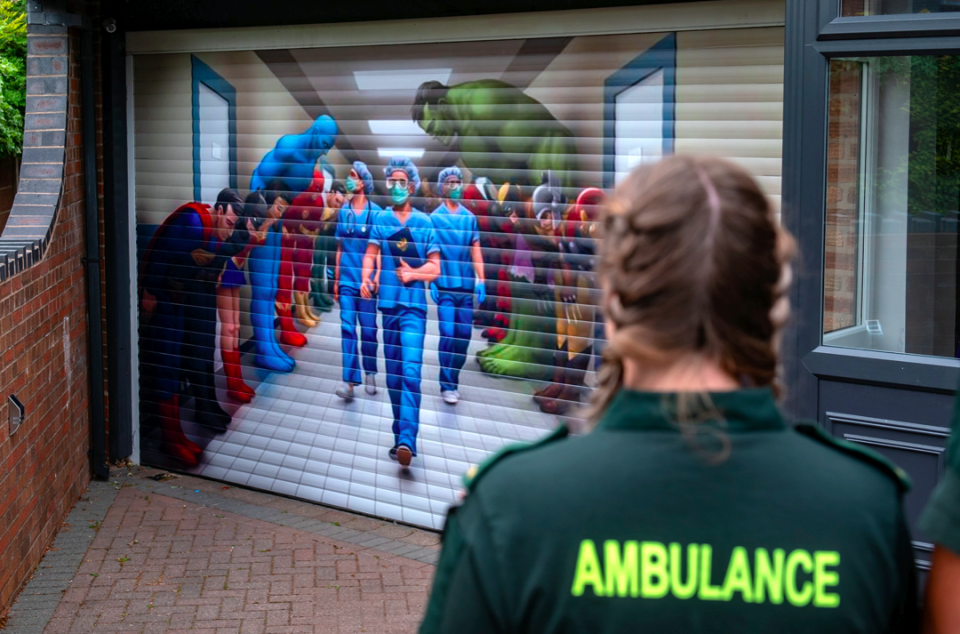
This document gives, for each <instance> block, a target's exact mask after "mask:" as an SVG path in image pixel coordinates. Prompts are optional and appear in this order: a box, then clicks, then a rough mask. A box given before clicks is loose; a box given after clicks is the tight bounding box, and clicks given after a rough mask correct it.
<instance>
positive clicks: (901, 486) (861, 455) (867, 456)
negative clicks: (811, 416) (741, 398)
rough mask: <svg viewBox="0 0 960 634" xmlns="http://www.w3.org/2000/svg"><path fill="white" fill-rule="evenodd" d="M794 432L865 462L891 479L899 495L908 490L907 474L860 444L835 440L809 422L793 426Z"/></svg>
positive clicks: (835, 438)
mask: <svg viewBox="0 0 960 634" xmlns="http://www.w3.org/2000/svg"><path fill="white" fill-rule="evenodd" d="M793 429H794V431H796V432H797V433H798V434H800V435H801V436H806V437H807V438H810V439H812V440H814V441H816V442H818V443H820V444H821V445H826V446H827V447H830V448H831V449H835V450H837V451H839V452H841V453H844V454H846V455H848V456H850V457H852V458H856V459H857V460H860V461H861V462H866V463H867V464H869V465H870V466H872V467H874V468H875V469H877V470H879V471H881V472H882V473H884V474H885V475H886V476H887V477H889V478H890V479H892V480H893V481H894V483H895V484H896V485H897V489H898V490H899V491H900V493H906V492H907V491H909V490H910V487H911V482H910V476H909V475H907V472H906V471H904V470H903V469H901V468H900V467H898V466H897V465H896V464H894V463H893V462H891V461H890V460H888V459H887V458H886V457H884V456H882V455H881V454H879V453H877V452H876V451H873V450H872V449H870V448H868V447H864V446H863V445H861V444H858V443H854V442H850V441H849V440H844V439H842V438H837V437H835V436H832V435H830V434H828V433H827V432H825V431H824V430H823V429H822V428H821V427H820V425H818V424H817V423H815V422H811V421H800V422H797V423H796V424H794V426H793Z"/></svg>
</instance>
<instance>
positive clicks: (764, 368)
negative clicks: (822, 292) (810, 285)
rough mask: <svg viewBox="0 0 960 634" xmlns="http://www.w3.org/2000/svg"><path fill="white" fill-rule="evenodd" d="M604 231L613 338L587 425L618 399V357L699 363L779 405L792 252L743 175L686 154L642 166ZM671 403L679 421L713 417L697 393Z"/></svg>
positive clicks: (606, 305) (616, 199)
mask: <svg viewBox="0 0 960 634" xmlns="http://www.w3.org/2000/svg"><path fill="white" fill-rule="evenodd" d="M602 232H603V240H602V245H601V248H600V257H599V266H598V273H599V277H600V279H601V286H602V288H603V300H602V303H603V309H604V314H605V317H606V319H607V322H608V333H609V335H610V336H609V341H608V342H607V345H606V347H605V349H604V352H603V364H602V366H601V368H600V370H599V372H598V377H597V382H598V385H597V388H596V389H595V390H594V392H593V396H592V401H591V407H590V410H589V411H588V413H587V414H588V417H589V419H590V420H591V421H592V422H596V421H597V420H599V418H601V417H602V415H603V414H604V412H605V411H606V410H607V408H608V407H609V405H610V403H611V401H612V400H613V398H614V396H615V395H616V394H617V392H619V391H620V390H621V389H622V387H623V378H624V361H625V360H626V359H630V360H633V361H635V362H637V363H640V364H643V365H648V366H654V367H655V366H656V365H660V364H669V363H670V362H671V361H673V360H675V359H677V358H678V357H681V356H684V355H689V354H696V355H699V356H701V357H705V358H710V359H715V360H717V361H718V362H719V364H720V367H721V368H722V369H723V370H724V371H725V372H726V373H727V374H729V375H730V376H732V377H735V378H737V379H738V380H740V381H741V383H742V384H743V385H744V386H750V387H762V386H769V387H771V388H772V389H773V391H774V393H775V394H777V395H779V393H780V386H779V382H778V373H779V349H778V348H779V338H780V336H779V335H780V332H781V330H782V328H783V327H784V325H785V323H786V321H787V319H788V317H789V312H790V310H789V302H788V299H787V291H788V287H789V283H790V266H789V264H790V260H791V259H792V257H793V253H794V242H793V239H792V238H791V236H790V235H789V234H788V233H787V232H786V231H785V230H784V229H782V228H781V227H780V225H779V223H778V221H777V219H776V217H775V215H774V212H773V210H772V209H771V207H770V204H769V203H768V201H767V199H766V197H765V196H764V194H763V192H762V191H761V190H760V187H759V186H758V185H757V182H756V181H755V180H754V179H753V177H752V176H750V174H749V173H747V172H746V170H744V169H743V168H741V167H739V166H738V165H735V164H734V163H731V162H729V161H726V160H722V159H718V158H707V157H693V156H672V157H668V158H665V159H663V160H662V161H660V162H658V163H655V164H651V165H646V166H644V167H642V168H640V169H638V170H636V171H634V172H633V173H631V174H630V175H629V176H628V177H627V179H626V180H624V181H623V183H621V184H620V186H619V187H618V188H617V190H616V192H615V193H614V195H613V197H612V199H611V200H610V201H609V202H608V203H607V205H606V207H605V209H604V212H603V216H602ZM675 405H676V409H677V411H676V414H677V416H678V421H679V422H681V423H682V421H683V420H684V419H685V418H687V417H688V414H690V413H691V412H694V413H695V414H696V413H697V412H700V413H703V412H704V411H705V410H708V409H710V408H711V407H712V406H710V405H709V397H708V396H707V395H706V394H702V395H697V396H695V397H694V398H693V399H692V400H690V399H686V398H681V399H678V402H677V403H676V404H675ZM705 418H715V417H714V416H706V417H705ZM682 426H683V425H682V424H681V427H682Z"/></svg>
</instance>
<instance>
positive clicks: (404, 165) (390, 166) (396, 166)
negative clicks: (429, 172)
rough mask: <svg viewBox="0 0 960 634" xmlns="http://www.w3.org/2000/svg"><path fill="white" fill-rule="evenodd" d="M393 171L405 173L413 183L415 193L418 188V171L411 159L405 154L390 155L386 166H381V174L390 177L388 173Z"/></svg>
mask: <svg viewBox="0 0 960 634" xmlns="http://www.w3.org/2000/svg"><path fill="white" fill-rule="evenodd" d="M394 172H403V173H404V174H406V175H407V178H409V179H410V181H411V182H412V183H413V193H417V191H418V190H419V189H420V172H418V171H417V166H416V165H414V164H413V161H411V160H410V159H409V158H407V157H406V156H394V157H392V158H391V159H390V162H389V163H387V166H386V167H385V168H383V175H384V176H385V177H386V178H390V175H391V174H393V173H394Z"/></svg>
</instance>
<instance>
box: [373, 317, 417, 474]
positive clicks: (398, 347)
mask: <svg viewBox="0 0 960 634" xmlns="http://www.w3.org/2000/svg"><path fill="white" fill-rule="evenodd" d="M381 312H382V313H383V356H384V358H385V359H386V366H387V392H388V393H389V394H390V405H391V406H392V407H393V444H394V446H399V445H406V446H407V447H409V448H410V450H411V451H412V452H413V455H417V432H418V431H419V429H420V377H421V374H422V371H423V340H424V338H425V337H426V334H427V311H426V310H424V309H423V308H413V307H410V306H395V307H393V308H386V309H381Z"/></svg>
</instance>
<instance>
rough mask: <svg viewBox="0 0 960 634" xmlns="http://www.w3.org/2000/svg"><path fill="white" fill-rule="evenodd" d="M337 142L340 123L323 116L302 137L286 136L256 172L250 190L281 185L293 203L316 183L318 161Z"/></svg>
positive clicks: (264, 158) (278, 142) (262, 161)
mask: <svg viewBox="0 0 960 634" xmlns="http://www.w3.org/2000/svg"><path fill="white" fill-rule="evenodd" d="M336 142H337V122H336V121H334V120H333V117H331V116H330V115H325V114H324V115H320V116H319V117H317V120H316V121H314V122H313V125H312V126H310V127H309V128H308V129H307V130H306V131H304V132H303V133H301V134H285V135H283V136H282V137H280V140H279V141H277V144H276V145H275V146H274V148H273V149H272V150H270V151H269V152H267V154H266V156H264V157H263V158H262V159H261V160H260V165H258V166H257V168H256V169H255V170H253V177H252V178H251V180H250V189H254V190H265V189H267V185H270V184H272V183H274V182H277V183H278V184H279V186H280V187H281V188H282V190H283V191H285V192H288V194H289V195H290V199H291V200H292V199H293V197H294V196H296V195H297V194H299V193H301V192H305V191H306V190H307V188H308V187H310V184H311V183H312V182H313V177H314V169H315V168H316V166H317V161H319V160H320V158H321V157H323V156H324V155H326V153H327V152H329V151H330V149H331V148H332V147H333V145H334V143H336Z"/></svg>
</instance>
